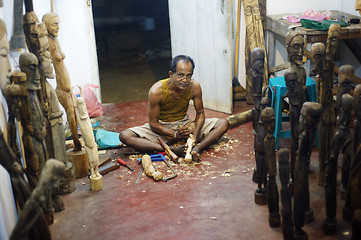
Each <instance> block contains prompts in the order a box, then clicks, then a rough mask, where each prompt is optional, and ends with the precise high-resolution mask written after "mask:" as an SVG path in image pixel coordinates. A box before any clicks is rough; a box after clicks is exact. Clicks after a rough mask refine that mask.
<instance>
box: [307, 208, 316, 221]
mask: <svg viewBox="0 0 361 240" xmlns="http://www.w3.org/2000/svg"><path fill="white" fill-rule="evenodd" d="M314 220H315V218H314V216H313V210H312V208H309V209H307V211H306V212H305V224H307V223H310V222H313V221H314Z"/></svg>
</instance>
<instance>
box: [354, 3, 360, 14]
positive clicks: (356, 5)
mask: <svg viewBox="0 0 361 240" xmlns="http://www.w3.org/2000/svg"><path fill="white" fill-rule="evenodd" d="M355 9H356V11H358V12H359V14H361V0H356V2H355Z"/></svg>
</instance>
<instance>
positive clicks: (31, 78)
mask: <svg viewBox="0 0 361 240" xmlns="http://www.w3.org/2000/svg"><path fill="white" fill-rule="evenodd" d="M19 64H20V68H21V71H23V72H25V74H26V79H27V81H26V83H27V87H28V92H29V102H30V111H31V122H32V125H33V129H34V131H33V133H32V134H31V139H32V142H33V144H34V148H35V153H36V155H37V157H38V162H37V163H30V162H27V170H28V171H27V172H28V175H29V177H28V178H29V183H30V186H32V187H35V186H36V184H37V179H38V174H39V173H40V172H39V171H40V170H41V168H42V167H43V166H44V164H45V161H46V159H47V158H48V155H47V150H46V145H45V135H46V128H45V121H44V115H43V112H42V109H41V105H40V100H39V98H38V94H39V91H40V76H39V71H38V59H37V57H36V56H35V55H34V54H32V53H23V54H21V55H20V58H19Z"/></svg>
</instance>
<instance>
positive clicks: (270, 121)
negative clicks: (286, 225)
mask: <svg viewBox="0 0 361 240" xmlns="http://www.w3.org/2000/svg"><path fill="white" fill-rule="evenodd" d="M261 119H262V122H263V124H264V127H265V130H266V137H265V138H264V150H265V156H266V161H267V201H268V212H269V218H268V220H269V225H270V226H271V227H279V226H281V219H280V214H279V205H278V202H279V197H278V189H277V184H276V175H277V165H276V142H275V137H274V136H273V132H274V131H275V114H274V111H273V108H271V107H266V108H265V109H263V110H262V112H261Z"/></svg>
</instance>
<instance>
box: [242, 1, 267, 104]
mask: <svg viewBox="0 0 361 240" xmlns="http://www.w3.org/2000/svg"><path fill="white" fill-rule="evenodd" d="M243 9H244V15H245V20H246V25H247V26H246V46H245V52H246V64H247V63H248V62H249V60H248V59H249V58H248V55H249V54H248V53H249V52H250V51H251V50H252V49H254V48H262V49H263V50H265V43H264V35H263V26H262V19H261V13H260V11H259V5H258V1H257V0H245V1H243ZM264 63H265V64H264V69H263V75H264V79H266V80H265V84H268V68H267V66H268V65H267V58H265V59H264ZM246 66H247V65H246ZM247 69H249V67H248V68H247V67H246V71H247ZM251 89H252V77H251V74H246V100H247V103H248V104H253V96H252V93H251Z"/></svg>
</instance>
